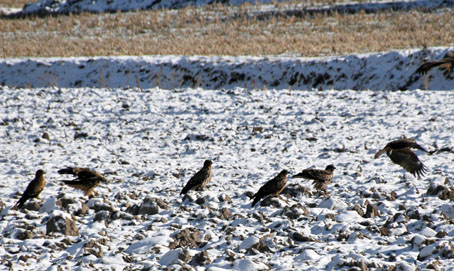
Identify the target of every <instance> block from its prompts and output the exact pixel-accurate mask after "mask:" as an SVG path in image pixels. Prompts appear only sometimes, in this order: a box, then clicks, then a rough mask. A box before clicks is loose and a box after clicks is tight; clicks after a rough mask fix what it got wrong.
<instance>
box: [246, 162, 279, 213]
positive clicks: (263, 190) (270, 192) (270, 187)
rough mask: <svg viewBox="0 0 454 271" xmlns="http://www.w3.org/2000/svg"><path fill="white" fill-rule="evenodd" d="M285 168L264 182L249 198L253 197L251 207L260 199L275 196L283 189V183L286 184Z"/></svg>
mask: <svg viewBox="0 0 454 271" xmlns="http://www.w3.org/2000/svg"><path fill="white" fill-rule="evenodd" d="M287 175H288V171H287V170H285V169H284V170H282V171H281V172H280V173H279V174H278V175H277V176H276V177H274V178H273V179H271V180H269V181H268V182H266V183H265V184H264V185H263V186H262V187H260V189H259V191H258V192H257V193H255V194H254V195H253V196H252V197H251V199H254V201H253V202H252V205H251V207H254V206H255V205H256V204H257V203H258V202H259V201H260V200H261V199H263V198H265V197H267V196H272V197H277V196H279V194H280V193H281V192H282V190H284V188H285V185H286V184H287Z"/></svg>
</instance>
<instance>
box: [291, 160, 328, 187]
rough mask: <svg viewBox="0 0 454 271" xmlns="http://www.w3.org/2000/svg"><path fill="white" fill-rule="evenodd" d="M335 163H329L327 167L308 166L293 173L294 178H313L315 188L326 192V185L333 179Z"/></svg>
mask: <svg viewBox="0 0 454 271" xmlns="http://www.w3.org/2000/svg"><path fill="white" fill-rule="evenodd" d="M335 169H336V167H335V166H334V165H328V166H326V168H325V169H316V168H306V169H304V170H303V171H302V172H300V173H298V174H296V175H293V177H292V178H304V179H308V180H313V182H312V183H313V184H314V186H315V189H317V190H319V191H324V192H326V186H327V185H328V184H329V183H331V181H332V180H333V175H334V170H335Z"/></svg>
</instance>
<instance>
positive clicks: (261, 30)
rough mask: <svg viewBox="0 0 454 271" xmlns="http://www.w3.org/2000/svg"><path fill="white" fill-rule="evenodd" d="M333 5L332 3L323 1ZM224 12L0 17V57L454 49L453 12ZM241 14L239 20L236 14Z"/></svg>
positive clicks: (314, 53)
mask: <svg viewBox="0 0 454 271" xmlns="http://www.w3.org/2000/svg"><path fill="white" fill-rule="evenodd" d="M324 2H328V1H324ZM247 9H248V6H247V5H245V6H243V7H240V8H238V9H233V10H232V9H227V8H225V7H221V6H216V7H208V8H206V9H204V10H200V9H191V8H186V9H182V10H178V11H172V12H165V11H140V12H134V13H116V14H79V15H69V16H49V17H46V18H24V19H0V48H1V51H0V57H49V56H95V55H109V56H113V55H154V54H159V55H168V54H176V55H278V54H288V55H302V56H322V55H341V54H348V53H354V52H374V51H386V50H391V49H406V48H417V47H419V48H420V47H423V46H446V45H453V44H454V38H453V36H452V33H454V24H453V23H452V11H445V12H434V13H424V12H419V11H408V12H382V13H377V14H364V13H359V14H345V15H340V14H334V15H330V16H328V15H322V14H321V15H316V16H305V17H302V18H300V17H271V18H269V19H266V20H258V19H257V18H251V17H250V16H246V15H245V14H246V10H247ZM235 12H237V13H236V15H237V14H238V13H239V14H243V15H240V16H234V15H235V14H234V13H235Z"/></svg>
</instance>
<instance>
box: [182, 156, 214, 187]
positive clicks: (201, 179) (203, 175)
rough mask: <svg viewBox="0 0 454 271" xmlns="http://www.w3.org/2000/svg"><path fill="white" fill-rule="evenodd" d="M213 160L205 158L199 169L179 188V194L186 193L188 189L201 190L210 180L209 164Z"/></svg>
mask: <svg viewBox="0 0 454 271" xmlns="http://www.w3.org/2000/svg"><path fill="white" fill-rule="evenodd" d="M212 164H213V162H212V161H211V160H205V162H204V163H203V167H202V169H201V170H199V171H198V172H197V173H196V174H194V176H192V178H191V179H189V181H188V183H187V184H186V185H185V186H184V188H183V190H181V193H180V195H181V194H186V193H187V192H188V191H189V190H191V189H192V190H202V189H203V188H204V187H205V186H206V185H207V184H208V183H209V182H210V180H211V176H212V175H213V173H212V172H211V165H212Z"/></svg>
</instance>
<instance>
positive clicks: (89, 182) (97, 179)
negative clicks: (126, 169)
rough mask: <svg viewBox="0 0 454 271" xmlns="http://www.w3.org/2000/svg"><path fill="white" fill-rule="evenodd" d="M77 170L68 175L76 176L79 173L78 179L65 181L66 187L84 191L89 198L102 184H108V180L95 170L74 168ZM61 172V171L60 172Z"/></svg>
mask: <svg viewBox="0 0 454 271" xmlns="http://www.w3.org/2000/svg"><path fill="white" fill-rule="evenodd" d="M72 169H77V170H76V171H73V172H69V173H68V174H74V173H75V172H77V173H76V174H77V178H76V179H74V180H63V182H64V183H65V184H66V185H69V186H71V187H73V188H76V189H80V190H82V191H83V192H84V193H85V194H86V195H87V196H91V195H92V194H93V190H94V189H95V188H96V187H97V186H98V185H99V184H100V183H101V182H107V180H106V178H105V177H104V176H103V175H102V174H100V173H99V172H96V171H94V170H89V169H86V168H72ZM59 172H60V171H59Z"/></svg>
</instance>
